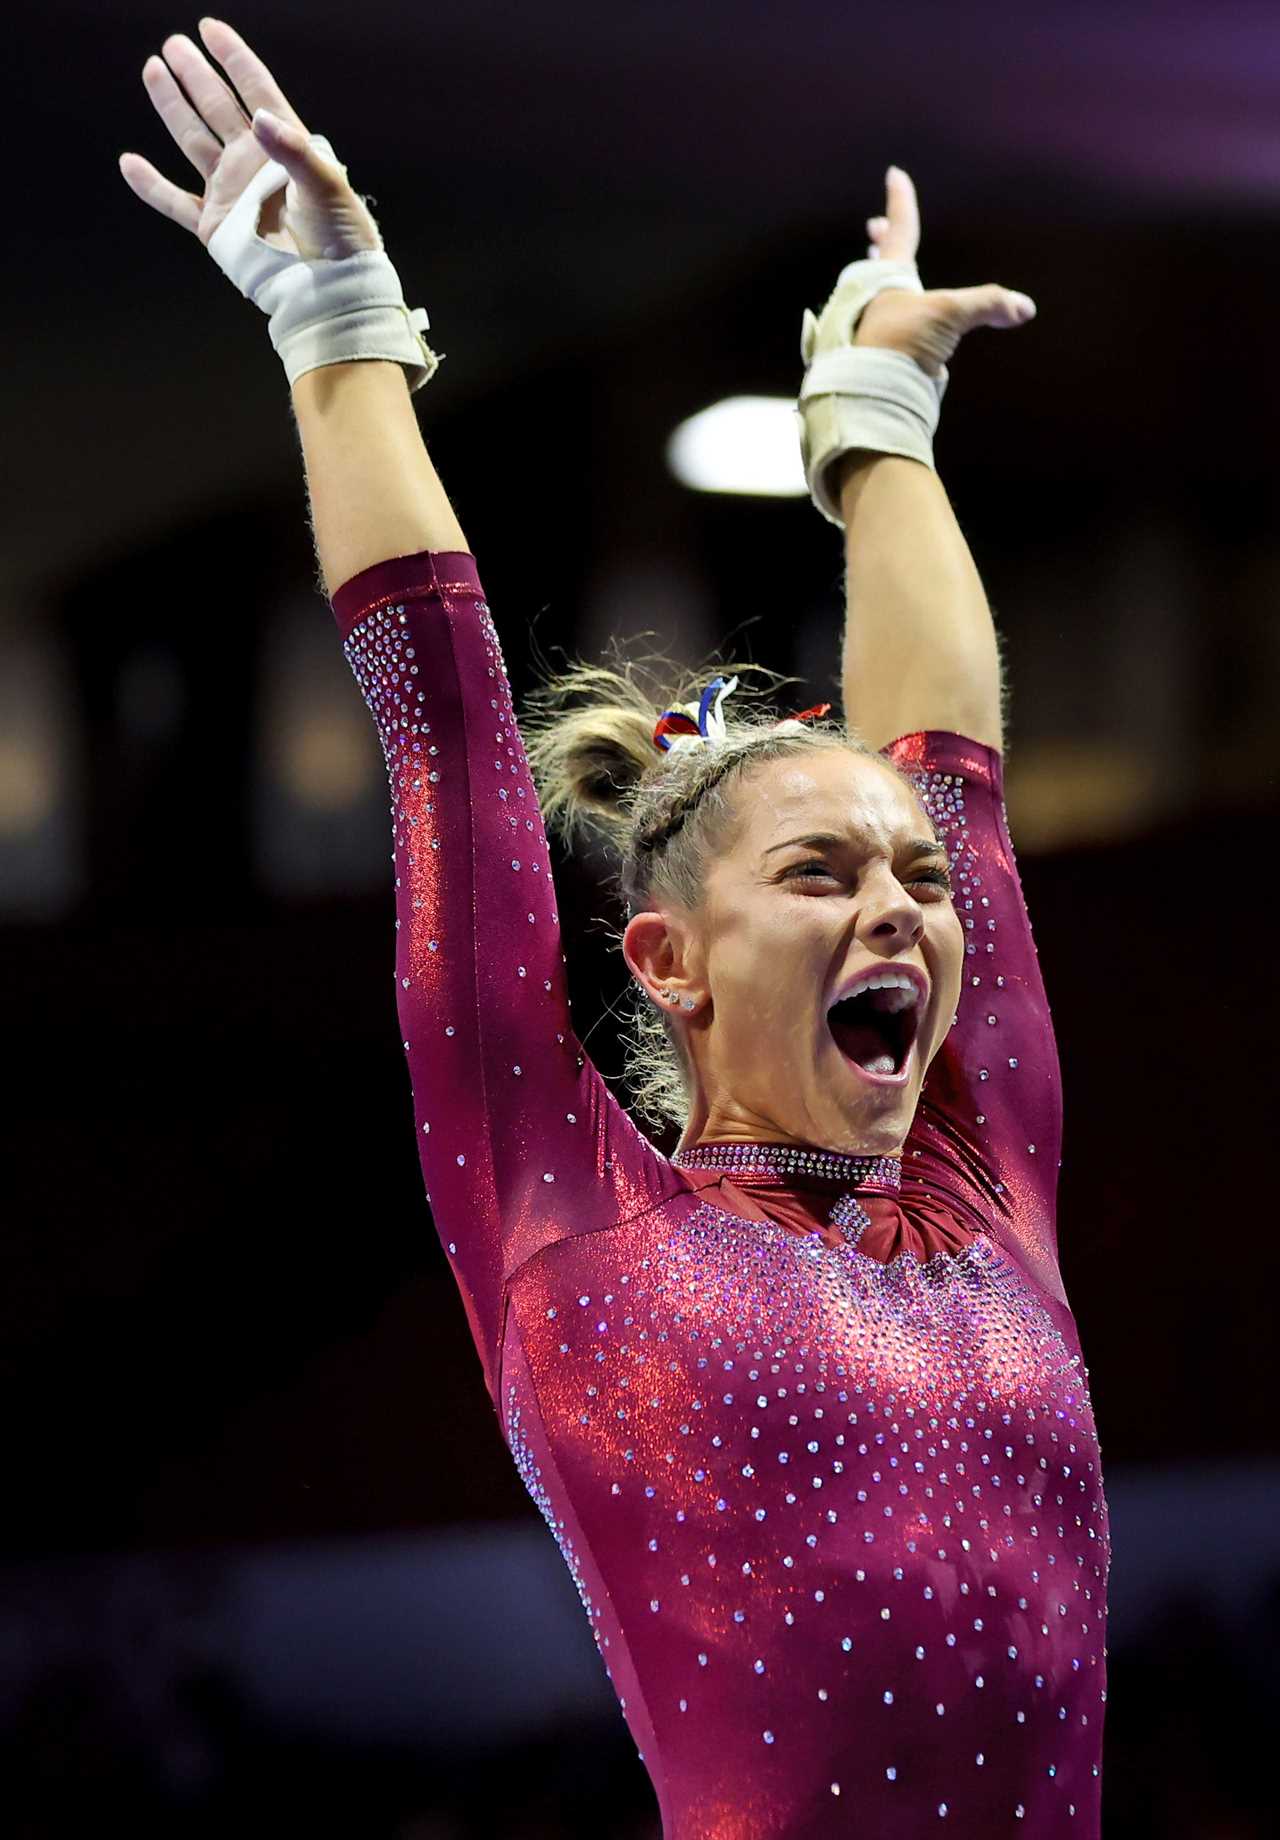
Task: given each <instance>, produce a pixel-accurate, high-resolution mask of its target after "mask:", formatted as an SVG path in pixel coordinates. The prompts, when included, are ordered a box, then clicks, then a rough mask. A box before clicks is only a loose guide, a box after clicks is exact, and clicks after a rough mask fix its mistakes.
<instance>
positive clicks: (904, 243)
mask: <svg viewBox="0 0 1280 1840" xmlns="http://www.w3.org/2000/svg"><path fill="white" fill-rule="evenodd" d="M884 189H885V215H884V216H882V217H869V218H868V219H867V235H868V236H869V237H870V239H871V246H870V248H869V249H868V250H867V254H868V255H869V256H880V257H881V258H883V260H884V261H886V262H914V260H915V257H916V251H917V250H918V249H919V247H920V207H919V204H918V203H917V201H916V188H915V186H914V185H913V184H912V182H911V175H910V174H909V173H905V172H903V170H902V168H901V167H900V166H891V167H890V168H889V170H888V172H887V173H886V174H885V186H884Z"/></svg>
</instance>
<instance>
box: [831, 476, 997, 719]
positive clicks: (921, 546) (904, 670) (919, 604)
mask: <svg viewBox="0 0 1280 1840" xmlns="http://www.w3.org/2000/svg"><path fill="white" fill-rule="evenodd" d="M841 511H842V515H843V517H844V521H845V556H846V569H847V574H846V593H847V602H846V607H847V611H846V620H845V634H844V650H843V660H842V669H843V683H844V706H845V716H846V719H847V720H848V721H849V723H850V724H851V725H852V727H854V728H855V729H856V730H857V731H858V732H859V733H860V734H861V735H862V737H863V739H864V740H865V741H867V742H868V743H869V744H870V745H871V746H872V747H882V746H883V745H884V744H885V743H887V742H889V741H892V740H894V739H896V737H897V736H898V735H901V734H907V733H909V732H911V731H913V730H916V729H922V728H941V729H952V730H955V731H956V732H957V733H959V734H963V735H968V736H970V737H972V738H973V739H974V740H977V741H984V742H986V743H988V744H989V745H990V746H992V747H995V748H1000V747H1001V746H1002V742H1003V735H1002V727H1001V680H1000V657H999V651H998V648H997V643H996V631H995V623H994V621H993V619H992V617H991V609H990V607H989V606H988V604H987V597H986V593H985V591H984V589H983V586H982V581H981V578H980V577H979V574H978V571H977V568H976V566H975V564H974V560H973V557H972V556H971V554H970V553H969V546H968V544H967V543H966V541H965V539H964V535H963V533H962V532H961V529H960V526H959V524H958V523H957V521H956V516H955V513H954V511H953V510H952V508H951V503H950V500H949V499H948V497H947V494H946V490H945V488H944V487H943V484H942V481H941V480H940V479H939V478H938V475H937V474H936V473H935V472H933V471H932V470H931V469H930V468H929V467H927V466H922V465H920V463H919V462H918V461H915V460H904V459H901V458H899V457H898V456H897V455H894V454H867V453H859V454H855V455H851V456H850V457H849V459H848V461H847V462H846V466H845V472H844V477H843V481H842V488H841Z"/></svg>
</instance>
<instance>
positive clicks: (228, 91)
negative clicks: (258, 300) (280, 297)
mask: <svg viewBox="0 0 1280 1840" xmlns="http://www.w3.org/2000/svg"><path fill="white" fill-rule="evenodd" d="M200 36H201V38H202V39H203V40H204V42H205V44H206V46H207V47H208V49H209V51H210V52H211V53H212V55H213V56H214V57H215V58H217V59H218V61H219V62H220V63H221V64H222V66H223V68H224V69H225V71H226V72H227V74H228V76H229V77H230V79H231V82H232V83H233V84H234V85H235V89H233V88H231V87H230V85H228V84H227V83H226V82H224V80H223V78H222V77H221V75H220V74H219V73H218V71H217V70H216V69H215V68H214V66H213V65H212V64H210V62H209V60H208V58H206V57H205V56H204V54H203V52H202V51H201V50H200V48H199V46H198V45H196V44H194V43H193V42H192V41H191V39H189V38H187V37H185V36H184V35H183V34H182V33H180V32H178V33H174V34H173V35H172V37H170V38H167V39H166V40H165V41H164V53H165V56H164V57H163V58H161V57H156V56H154V55H153V56H152V57H149V58H148V59H147V61H146V63H145V64H144V65H143V67H142V81H143V83H144V85H145V86H146V90H147V94H148V95H149V96H150V98H151V101H152V104H153V106H154V108H155V110H156V113H157V114H158V115H159V117H160V119H161V121H163V123H164V125H165V127H166V128H168V130H169V132H170V134H171V135H172V136H173V138H174V140H175V141H176V142H177V144H178V146H179V147H180V148H181V149H182V151H183V153H185V154H186V156H187V158H188V159H189V160H190V161H191V164H192V165H193V166H194V167H195V169H196V171H197V172H198V173H199V174H200V177H201V179H202V180H203V182H204V189H203V192H202V193H201V195H200V196H199V197H197V196H196V195H195V193H193V192H184V191H183V190H181V188H180V187H179V186H176V185H174V184H173V183H172V181H171V180H169V179H166V178H164V176H163V175H162V174H161V173H159V172H157V171H156V169H155V167H154V166H152V164H151V162H150V161H149V160H144V159H143V157H142V155H141V154H140V153H122V154H121V155H120V171H121V172H122V173H123V175H124V177H125V180H126V182H127V183H128V185H129V187H130V189H131V190H132V191H133V192H135V193H136V194H137V196H138V197H139V198H141V199H142V201H143V203H144V204H149V205H150V206H151V207H152V209H153V210H156V211H159V212H160V214H161V216H163V217H168V218H171V219H172V221H173V222H174V223H175V224H181V225H182V227H183V229H184V230H190V231H191V232H192V233H193V234H194V235H196V236H198V237H199V239H200V241H201V242H202V243H203V244H205V246H206V247H207V246H208V243H209V239H210V238H211V237H212V235H213V233H214V231H215V230H216V229H217V228H218V226H219V224H220V223H222V221H223V219H224V218H225V217H226V216H227V214H228V212H229V211H230V210H231V207H232V206H233V205H234V204H235V202H236V200H237V199H238V198H239V197H240V195H241V193H242V192H243V191H244V189H245V187H246V186H247V185H248V184H249V181H250V180H251V179H252V178H253V177H254V175H255V174H256V173H258V172H259V171H260V170H261V168H262V167H263V166H265V165H266V163H267V161H268V160H277V161H279V163H280V165H281V166H283V167H284V169H285V171H286V172H287V173H288V174H289V183H288V185H287V186H284V187H282V188H281V190H280V191H278V192H275V193H273V194H272V196H271V197H270V198H268V199H267V200H266V202H265V203H264V205H263V207H262V211H261V214H260V217H259V226H258V228H259V234H260V235H261V236H262V237H263V238H264V240H265V241H266V242H268V243H270V244H271V245H272V246H273V247H274V248H276V249H284V250H287V251H288V252H289V253H290V254H294V255H300V256H302V257H304V258H305V259H306V260H308V261H312V260H315V259H316V258H318V257H321V258H328V259H331V260H337V259H339V258H341V257H343V256H349V255H355V254H357V253H359V251H361V250H365V249H381V248H382V247H383V244H382V238H381V236H380V234H379V232H378V226H377V224H376V223H375V222H374V220H373V218H372V217H371V216H370V214H369V211H368V209H367V207H366V206H365V204H364V201H363V200H362V199H361V198H360V196H359V195H358V193H356V192H355V191H353V190H352V188H351V186H350V185H349V184H348V182H347V175H346V172H345V170H344V169H343V168H342V167H341V166H338V165H335V164H334V163H333V162H332V161H330V160H327V159H325V157H324V156H323V155H322V154H321V153H320V152H319V151H318V150H317V149H316V148H314V147H312V146H310V144H309V143H308V140H307V130H306V128H305V126H304V125H303V121H302V117H301V116H300V115H299V114H298V113H297V111H296V109H294V108H293V107H292V105H291V104H290V103H289V102H288V101H287V100H286V98H285V95H284V92H283V91H282V90H281V89H280V87H279V86H278V84H277V83H276V80H275V78H274V77H273V76H272V75H271V72H270V71H269V70H268V69H267V67H266V65H265V64H264V63H263V62H262V59H261V58H260V57H258V56H257V54H256V53H255V52H253V51H251V50H250V48H249V46H248V45H247V44H246V43H245V41H244V40H243V39H242V38H241V37H240V35H239V33H238V32H233V31H232V29H231V27H230V26H228V25H224V24H223V22H222V21H221V20H220V19H202V20H201V21H200ZM166 59H167V60H168V61H167V62H166V61H165V60H166ZM179 78H180V79H181V82H182V86H183V88H182V89H180V88H179V87H178V81H177V79H179ZM183 89H185V91H186V95H184V94H183ZM236 90H239V92H240V96H242V97H243V98H244V105H242V104H241V101H240V96H237V94H236ZM188 97H190V101H188V99H187V98H188ZM245 105H247V107H248V108H249V110H251V111H252V120H251V119H250V116H249V115H247V114H246V113H245ZM264 110H265V111H266V113H262V111H264Z"/></svg>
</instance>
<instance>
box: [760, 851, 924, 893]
mask: <svg viewBox="0 0 1280 1840" xmlns="http://www.w3.org/2000/svg"><path fill="white" fill-rule="evenodd" d="M815 875H826V876H829V877H831V879H832V880H835V879H836V877H835V871H834V869H832V868H830V867H829V865H828V864H826V863H824V862H819V860H818V859H817V857H816V856H815V857H811V858H810V859H809V860H808V861H807V862H800V863H792V865H791V867H790V868H789V869H784V870H783V873H782V879H783V881H784V882H786V881H792V880H797V881H798V880H802V879H803V880H806V881H807V880H809V879H810V878H811V877H813V876H815ZM920 882H928V883H930V884H931V885H932V886H933V887H935V888H940V889H941V890H942V892H943V893H944V894H950V893H951V872H950V870H948V869H921V870H920V871H919V872H918V873H917V874H915V875H912V876H910V877H909V878H908V881H907V886H908V887H909V888H910V887H914V886H915V885H917V884H918V883H920Z"/></svg>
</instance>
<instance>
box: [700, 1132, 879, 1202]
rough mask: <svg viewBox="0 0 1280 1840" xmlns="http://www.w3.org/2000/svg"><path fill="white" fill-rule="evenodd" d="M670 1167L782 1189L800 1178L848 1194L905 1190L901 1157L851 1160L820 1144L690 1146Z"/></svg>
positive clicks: (716, 1144) (850, 1157)
mask: <svg viewBox="0 0 1280 1840" xmlns="http://www.w3.org/2000/svg"><path fill="white" fill-rule="evenodd" d="M671 1161H672V1162H673V1163H674V1164H675V1166H676V1168H677V1169H711V1170H721V1171H723V1173H725V1174H726V1175H728V1176H730V1177H731V1178H732V1177H734V1176H740V1177H742V1176H750V1177H751V1178H752V1179H753V1180H761V1181H768V1180H770V1179H772V1180H774V1181H776V1182H778V1183H779V1184H785V1183H786V1182H787V1180H788V1179H790V1180H792V1181H795V1180H796V1179H797V1178H798V1179H800V1180H803V1181H813V1180H815V1179H816V1180H818V1181H823V1182H828V1181H829V1182H831V1183H832V1184H833V1185H835V1186H838V1187H839V1188H841V1189H842V1190H844V1191H845V1192H849V1191H851V1190H855V1189H859V1188H865V1187H875V1188H888V1189H895V1190H896V1189H900V1188H901V1186H902V1158H901V1157H900V1156H849V1155H845V1154H844V1153H842V1152H841V1151H838V1150H824V1149H822V1148H821V1147H820V1146H819V1145H816V1144H751V1143H747V1144H742V1143H711V1144H691V1145H690V1146H689V1148H688V1149H687V1150H677V1151H676V1153H675V1155H674V1156H673V1157H672V1158H671Z"/></svg>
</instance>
